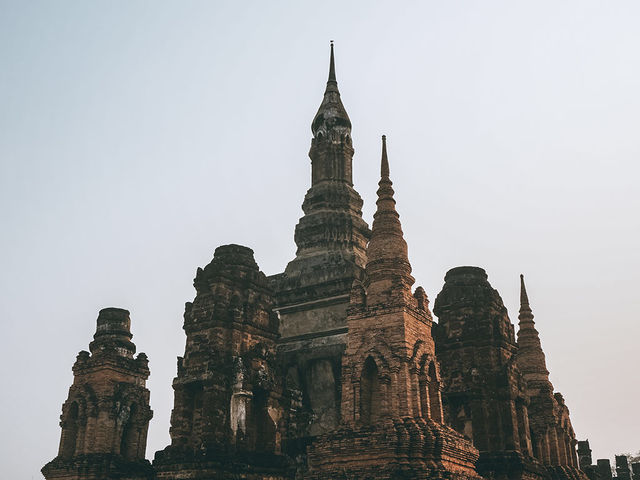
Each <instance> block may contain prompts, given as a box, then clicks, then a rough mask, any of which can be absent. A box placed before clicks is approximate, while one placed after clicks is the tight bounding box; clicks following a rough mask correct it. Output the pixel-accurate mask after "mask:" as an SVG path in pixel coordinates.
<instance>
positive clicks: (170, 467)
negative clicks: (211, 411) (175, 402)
mask: <svg viewBox="0 0 640 480" xmlns="http://www.w3.org/2000/svg"><path fill="white" fill-rule="evenodd" d="M153 467H154V469H155V472H156V476H155V478H156V479H158V480H160V479H163V480H178V479H180V480H186V479H198V480H201V479H207V480H208V479H220V480H237V479H243V480H265V479H268V480H288V479H290V478H291V477H292V468H291V466H290V465H289V462H288V460H287V458H286V457H283V456H282V455H275V454H273V453H261V452H224V451H218V450H213V449H209V450H203V451H200V452H194V451H189V450H183V449H179V448H176V447H167V448H165V449H164V450H162V451H159V452H156V457H155V459H154V461H153Z"/></svg>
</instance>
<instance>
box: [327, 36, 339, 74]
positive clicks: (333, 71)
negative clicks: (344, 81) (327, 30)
mask: <svg viewBox="0 0 640 480" xmlns="http://www.w3.org/2000/svg"><path fill="white" fill-rule="evenodd" d="M328 82H335V83H337V81H336V61H335V58H334V54H333V40H331V59H330V60H329V80H328Z"/></svg>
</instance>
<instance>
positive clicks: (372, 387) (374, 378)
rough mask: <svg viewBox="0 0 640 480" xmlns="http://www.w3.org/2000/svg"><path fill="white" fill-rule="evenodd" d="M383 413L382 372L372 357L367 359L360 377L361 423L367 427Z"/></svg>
mask: <svg viewBox="0 0 640 480" xmlns="http://www.w3.org/2000/svg"><path fill="white" fill-rule="evenodd" d="M381 411H382V395H381V394H380V372H379V371H378V366H377V365H376V362H375V360H374V359H373V358H372V357H367V359H366V360H365V362H364V367H363V368H362V374H361V375H360V421H361V422H362V423H363V424H365V425H370V424H372V423H375V422H376V420H377V419H378V418H380V414H381Z"/></svg>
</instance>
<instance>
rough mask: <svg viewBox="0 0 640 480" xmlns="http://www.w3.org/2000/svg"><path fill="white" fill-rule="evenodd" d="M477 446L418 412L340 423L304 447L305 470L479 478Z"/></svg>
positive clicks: (347, 475)
mask: <svg viewBox="0 0 640 480" xmlns="http://www.w3.org/2000/svg"><path fill="white" fill-rule="evenodd" d="M477 458H478V451H477V450H476V449H475V448H474V447H473V445H472V444H471V442H470V441H469V440H467V439H466V438H465V437H463V436H462V435H460V434H459V433H457V432H456V431H454V430H453V429H451V428H449V427H447V426H445V425H442V424H439V423H436V422H433V421H432V420H424V419H421V418H418V419H416V418H403V419H393V420H387V421H385V422H384V423H379V424H377V425H372V426H362V427H352V426H341V427H340V428H338V429H337V430H335V431H333V432H331V433H329V434H327V435H323V436H321V437H319V438H318V440H317V441H316V442H314V444H313V445H312V446H311V447H310V449H309V453H308V459H309V476H308V478H310V479H313V480H329V479H331V480H341V479H345V480H346V479H354V480H355V479H361V480H365V479H376V480H378V479H394V480H400V479H447V480H449V479H451V480H472V479H473V480H476V479H478V480H479V479H480V477H479V476H478V474H477V473H476V471H475V467H474V464H475V461H476V460H477Z"/></svg>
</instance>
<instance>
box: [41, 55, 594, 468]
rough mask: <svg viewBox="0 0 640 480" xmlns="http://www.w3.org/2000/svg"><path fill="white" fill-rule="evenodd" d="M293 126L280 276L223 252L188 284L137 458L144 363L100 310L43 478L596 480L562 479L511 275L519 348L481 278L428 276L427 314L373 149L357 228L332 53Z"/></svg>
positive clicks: (569, 438)
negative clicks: (300, 125)
mask: <svg viewBox="0 0 640 480" xmlns="http://www.w3.org/2000/svg"><path fill="white" fill-rule="evenodd" d="M311 129H312V133H313V138H312V140H311V149H310V152H309V156H310V158H311V187H310V188H309V190H308V191H307V194H306V196H305V198H304V202H303V204H302V209H303V212H304V215H303V216H302V218H301V219H300V221H299V222H298V225H297V226H296V228H295V242H296V245H297V253H296V256H295V258H294V259H292V260H291V261H290V262H289V264H288V265H287V266H286V268H285V269H284V272H282V273H280V274H277V275H273V276H270V277H268V276H266V275H265V274H264V273H262V272H261V271H260V269H259V267H258V265H257V264H256V262H255V260H254V257H253V251H252V250H251V249H249V248H247V247H243V246H240V245H225V246H221V247H218V248H217V249H216V250H215V253H214V257H213V260H212V261H211V263H209V264H208V265H206V266H205V267H204V268H198V270H197V272H196V277H195V280H194V287H195V291H196V293H195V298H194V299H193V301H192V302H189V303H187V304H186V308H185V313H184V325H183V328H184V331H185V333H186V347H185V351H184V355H183V356H181V357H179V358H178V362H177V375H176V377H175V379H174V381H173V390H174V406H173V411H172V414H171V425H170V427H169V432H170V437H171V443H170V444H169V445H168V446H167V447H166V448H164V449H163V450H161V451H159V452H156V454H155V457H154V459H153V462H150V461H148V460H146V459H145V449H146V435H147V429H148V425H149V421H150V419H151V417H152V412H151V409H150V407H149V391H148V390H147V389H146V387H145V381H146V379H147V377H148V376H149V369H148V362H147V357H146V356H145V355H144V354H143V353H141V354H138V356H137V357H134V354H135V350H136V349H135V345H134V344H133V343H132V342H131V338H132V335H131V331H130V319H129V312H127V311H126V310H121V309H116V308H109V309H104V310H102V311H100V314H99V316H98V321H97V330H96V334H95V336H94V340H93V342H91V344H90V352H85V351H82V352H80V353H79V354H78V357H77V361H76V363H75V364H74V366H73V373H74V382H73V385H72V386H71V388H70V390H69V396H68V399H67V400H66V402H65V403H64V405H63V407H62V415H61V422H60V425H61V427H62V434H61V440H60V447H59V451H58V455H57V457H56V458H55V459H54V460H52V461H51V462H49V463H48V464H47V465H45V466H44V467H43V469H42V472H43V474H44V476H45V478H46V479H47V480H50V479H65V480H94V479H95V480H97V479H116V478H117V479H123V480H142V479H164V480H178V479H181V480H182V479H200V480H202V479H247V480H258V479H269V480H285V479H314V480H324V479H327V480H328V479H431V478H433V479H456V480H471V479H477V480H480V479H482V478H486V479H500V480H503V479H504V480H506V479H509V480H512V479H513V480H520V479H522V480H551V479H553V480H556V479H558V480H560V479H571V480H586V479H587V474H586V473H585V472H587V473H589V478H590V479H591V480H598V479H600V478H602V480H605V478H606V477H602V476H601V475H599V474H598V469H597V468H596V467H594V466H591V465H590V462H591V457H590V450H589V457H588V460H589V466H588V468H587V467H586V466H585V465H586V453H584V454H583V455H582V456H581V465H582V463H583V462H585V465H583V469H582V470H581V468H580V465H579V463H578V455H577V450H576V446H577V443H578V442H576V438H575V434H574V431H573V428H572V426H571V421H570V418H569V409H568V408H567V405H566V404H565V401H564V399H563V397H562V395H561V394H560V393H557V392H554V388H553V385H552V384H551V382H550V381H549V372H548V370H547V367H546V362H545V354H544V352H543V349H542V345H541V343H540V337H539V334H538V330H537V329H536V326H535V323H534V321H533V318H534V316H533V313H532V309H531V306H530V304H529V299H528V296H527V292H526V289H525V284H524V278H523V277H522V276H521V278H520V281H521V298H520V304H521V308H520V312H519V316H518V321H519V329H518V333H517V336H516V333H515V328H514V325H513V323H511V320H510V319H509V316H508V314H507V310H506V308H505V306H504V304H503V302H502V299H501V297H500V295H499V293H498V292H497V291H496V290H495V289H494V288H493V287H492V286H491V284H490V283H489V280H488V276H487V273H486V272H485V271H484V270H483V269H482V268H479V267H469V266H463V267H457V268H453V269H451V270H450V271H449V272H447V273H446V275H445V278H444V286H443V288H442V291H441V292H440V293H439V294H438V295H437V297H436V300H435V302H434V305H433V313H434V314H435V315H436V316H437V322H436V321H435V320H434V318H433V316H432V313H431V309H430V302H429V299H428V296H427V293H426V292H425V290H424V289H423V288H422V287H420V286H417V287H416V286H414V278H413V277H412V275H411V271H412V269H411V263H410V257H409V254H408V247H407V243H406V241H405V239H404V236H403V232H402V226H401V223H400V217H399V214H398V209H397V208H396V202H395V200H394V190H393V186H392V181H391V174H390V156H389V155H388V153H387V145H386V139H385V137H384V136H383V137H382V153H381V161H380V181H379V184H378V186H379V188H378V191H377V201H376V213H375V214H374V217H373V223H372V225H371V228H369V225H368V224H367V223H366V222H365V220H364V219H363V217H362V205H363V201H362V199H361V197H360V195H359V194H358V192H356V191H355V190H354V188H353V181H352V159H353V154H354V149H353V146H352V139H351V121H350V120H349V116H348V115H347V112H346V110H345V108H344V106H343V104H342V101H341V98H340V93H339V91H338V83H337V80H336V71H335V64H334V54H333V45H332V47H331V58H330V68H329V79H328V82H327V87H326V90H325V93H324V97H323V100H322V103H321V105H320V108H319V110H318V112H317V114H316V116H315V117H314V118H313V121H312V124H311ZM391 158H392V155H391ZM391 163H392V162H391ZM587 448H588V443H587ZM583 450H584V448H583ZM583 457H584V458H585V460H583ZM594 472H595V473H594Z"/></svg>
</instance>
